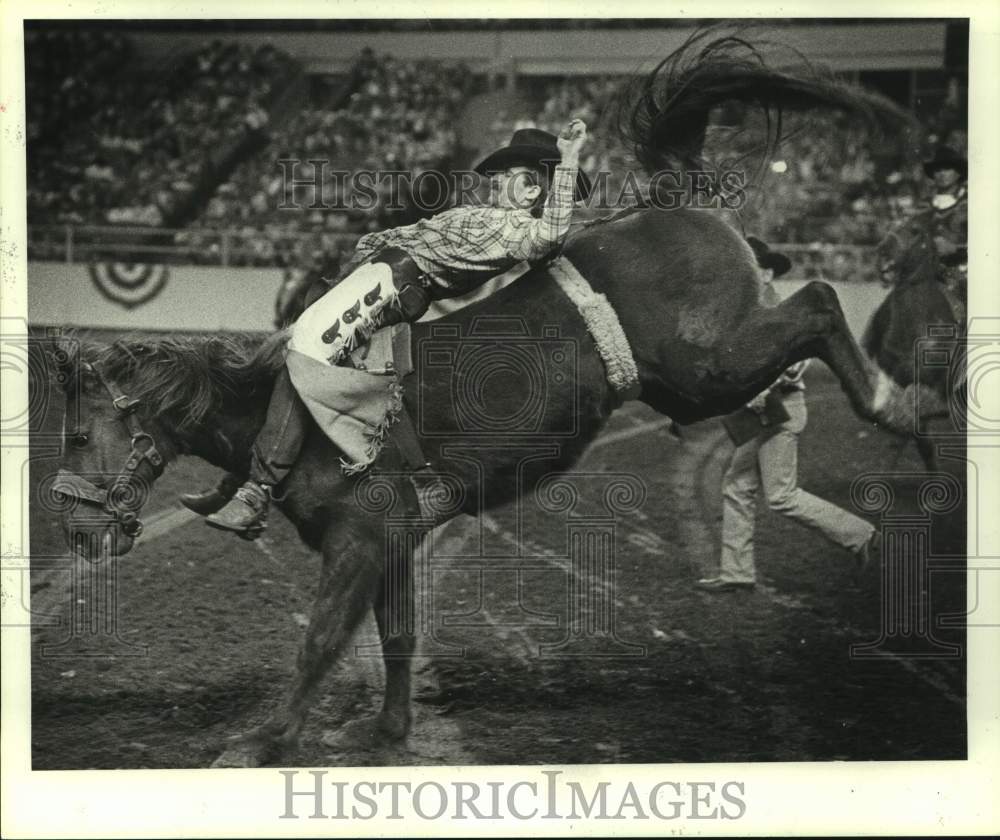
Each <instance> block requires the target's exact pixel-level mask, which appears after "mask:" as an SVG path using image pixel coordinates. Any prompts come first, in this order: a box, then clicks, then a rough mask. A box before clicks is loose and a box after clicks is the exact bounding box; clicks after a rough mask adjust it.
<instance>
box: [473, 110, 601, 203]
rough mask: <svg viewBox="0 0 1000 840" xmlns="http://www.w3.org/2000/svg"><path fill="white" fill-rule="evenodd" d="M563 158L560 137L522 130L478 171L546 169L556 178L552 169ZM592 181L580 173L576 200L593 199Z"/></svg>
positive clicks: (527, 129) (478, 165)
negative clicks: (590, 197)
mask: <svg viewBox="0 0 1000 840" xmlns="http://www.w3.org/2000/svg"><path fill="white" fill-rule="evenodd" d="M561 157H562V155H561V154H560V152H559V147H558V146H557V145H556V136H555V135H554V134H549V132H547V131H542V129H540V128H519V129H518V130H517V131H515V132H514V134H513V136H512V137H511V138H510V143H508V144H507V145H506V146H504V147H503V148H502V149H497V150H496V151H495V152H493V154H491V155H487V156H486V157H485V158H484V159H483V160H481V161H480V162H479V163H478V164H477V165H476V168H475V170H474V171H475V172H477V173H478V174H479V175H489V174H491V173H493V172H502V171H503V170H505V169H509V168H510V167H511V166H538V165H541V166H544V167H545V168H546V169H547V170H549V177H551V176H552V169H553V167H555V166H556V164H558V163H559V160H560V159H561ZM591 189H592V187H591V184H590V178H588V177H587V173H586V172H584V171H583V170H582V169H579V170H577V173H576V190H575V193H576V194H575V195H574V199H575V200H576V201H581V200H583V199H585V198H586V197H587V196H588V195H590V190H591Z"/></svg>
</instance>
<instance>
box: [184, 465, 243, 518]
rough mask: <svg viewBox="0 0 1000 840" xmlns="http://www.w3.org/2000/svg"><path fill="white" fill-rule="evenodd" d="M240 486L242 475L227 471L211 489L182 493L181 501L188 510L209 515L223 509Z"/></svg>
mask: <svg viewBox="0 0 1000 840" xmlns="http://www.w3.org/2000/svg"><path fill="white" fill-rule="evenodd" d="M239 486H240V477H239V476H238V475H236V474H234V473H226V474H225V475H224V476H222V478H221V479H220V480H219V483H218V484H217V485H215V487H213V488H212V489H211V490H202V491H201V492H200V493H181V495H180V497H179V498H180V503H181V504H182V505H184V507H186V508H187V509H188V510H193V511H194V512H195V513H197V514H200V515H201V516H208V515H209V514H210V513H215V512H216V511H217V510H221V509H222V507H223V506H224V505H225V504H226V502H228V501H229V500H230V499H231V498H233V496H234V495H235V493H236V490H237V489H238V488H239Z"/></svg>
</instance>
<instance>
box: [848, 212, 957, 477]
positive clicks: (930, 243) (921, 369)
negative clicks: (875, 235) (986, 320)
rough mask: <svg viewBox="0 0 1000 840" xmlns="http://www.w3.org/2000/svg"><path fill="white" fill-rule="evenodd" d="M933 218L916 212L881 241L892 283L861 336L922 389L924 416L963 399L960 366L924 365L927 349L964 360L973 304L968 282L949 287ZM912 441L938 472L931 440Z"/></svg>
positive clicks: (885, 364) (897, 379)
mask: <svg viewBox="0 0 1000 840" xmlns="http://www.w3.org/2000/svg"><path fill="white" fill-rule="evenodd" d="M933 222H934V220H933V212H932V211H930V210H925V211H923V212H920V213H916V214H914V215H913V216H911V217H910V218H908V219H905V220H904V221H902V222H900V223H899V224H898V225H896V226H895V227H894V228H893V230H892V231H890V233H889V234H888V235H887V236H886V238H885V239H884V240H883V241H882V242H881V243H879V246H878V252H877V253H878V261H879V271H880V273H881V274H882V277H883V280H884V281H885V282H890V283H892V285H893V288H892V291H891V292H890V293H889V295H888V296H887V297H886V299H885V300H884V301H883V302H882V304H881V305H880V306H879V308H878V309H877V310H875V313H874V314H873V315H872V318H871V321H870V322H869V323H868V327H867V328H866V329H865V334H864V336H863V337H862V340H861V345H862V347H863V348H864V350H865V352H866V353H867V354H868V356H869V357H870V358H871V360H872V361H873V362H874V363H875V364H876V365H877V366H878V368H879V370H881V371H882V372H883V374H884V375H885V376H887V377H888V378H889V379H891V381H892V382H893V383H894V384H895V385H897V386H899V387H900V388H907V387H910V388H916V397H917V400H918V409H919V412H920V414H921V416H922V417H923V418H924V419H925V420H928V419H934V418H944V417H949V416H951V414H952V413H953V412H954V411H955V410H956V407H958V406H960V405H961V404H962V401H961V399H956V391H957V390H960V389H962V388H964V382H963V374H962V372H961V370H959V369H958V368H956V367H955V366H948V365H940V364H936V365H921V358H922V357H925V354H926V353H931V354H932V355H934V354H936V356H938V357H941V358H945V357H948V358H955V360H956V363H957V364H960V362H961V355H960V354H957V353H956V351H957V350H958V349H959V344H960V341H961V337H962V335H963V334H964V323H965V313H966V306H967V304H966V295H965V288H964V285H961V284H959V285H958V286H957V287H956V288H954V289H950V288H949V286H948V285H947V284H946V283H945V282H944V278H942V277H941V269H940V263H939V260H938V253H937V249H936V247H935V244H934V224H933ZM918 375H919V382H918ZM903 440H904V443H903V445H905V440H906V439H905V438H904V439H903ZM913 440H914V441H915V443H916V445H917V450H918V451H919V453H920V456H921V458H922V459H923V461H924V464H925V466H926V467H927V469H928V471H931V472H934V471H937V469H938V462H937V452H936V445H935V444H934V441H933V439H932V438H930V437H928V436H926V435H924V434H914V435H913Z"/></svg>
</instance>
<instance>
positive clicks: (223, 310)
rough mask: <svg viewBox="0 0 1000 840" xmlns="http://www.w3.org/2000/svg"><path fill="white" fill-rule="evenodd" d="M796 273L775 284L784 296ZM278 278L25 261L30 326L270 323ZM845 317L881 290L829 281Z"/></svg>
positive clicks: (268, 271)
mask: <svg viewBox="0 0 1000 840" xmlns="http://www.w3.org/2000/svg"><path fill="white" fill-rule="evenodd" d="M804 282H805V281H802V280H794V279H792V280H785V279H782V280H779V281H777V282H776V283H775V287H776V289H777V291H778V293H779V294H780V295H781V296H782V297H783V298H784V297H787V296H788V295H790V294H793V293H794V292H795V291H796V290H798V289H799V288H801V287H802V285H803V284H804ZM280 284H281V270H280V269H277V268H202V267H197V266H171V267H169V268H168V276H167V280H166V283H165V284H164V286H163V288H162V290H161V291H160V292H159V294H157V295H156V296H155V297H153V298H152V299H151V300H149V301H148V302H146V303H143V304H141V305H139V306H135V307H133V308H126V307H125V306H123V305H122V304H120V303H115V302H114V301H111V300H108V299H107V298H106V297H105V296H104V295H102V294H101V293H100V291H99V290H98V288H97V285H96V284H95V282H94V280H93V279H92V277H91V274H90V271H89V269H88V267H87V266H86V265H80V264H68V265H67V264H65V263H41V262H38V263H30V264H29V265H28V320H29V322H30V323H31V324H32V325H33V326H59V327H89V328H99V329H115V330H176V331H199V332H202V331H207V332H211V331H218V330H222V331H227V330H228V331H236V330H270V329H271V328H272V326H271V319H272V317H273V312H274V299H275V297H276V295H277V292H278V288H279V286H280ZM831 285H833V286H834V288H836V290H837V294H838V295H839V296H840V301H841V305H842V306H843V308H844V313H845V315H846V316H847V322H848V324H849V325H850V327H851V330H852V331H853V332H854V334H855V335H856V336H860V335H861V332H862V331H863V330H864V328H865V325H866V324H867V322H868V319H869V318H870V317H871V314H872V313H873V312H874V311H875V309H876V308H877V307H878V305H879V304H880V303H881V302H882V300H883V298H884V297H885V295H886V290H885V289H884V288H882V286H881V285H878V284H872V283H864V284H862V283H833V284H831Z"/></svg>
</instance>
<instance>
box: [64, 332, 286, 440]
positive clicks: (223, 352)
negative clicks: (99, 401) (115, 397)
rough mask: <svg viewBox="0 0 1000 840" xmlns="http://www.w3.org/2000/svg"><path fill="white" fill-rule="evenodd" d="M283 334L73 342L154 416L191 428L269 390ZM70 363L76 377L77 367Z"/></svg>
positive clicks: (83, 355) (280, 359)
mask: <svg viewBox="0 0 1000 840" xmlns="http://www.w3.org/2000/svg"><path fill="white" fill-rule="evenodd" d="M285 338H287V335H286V333H284V332H278V333H275V334H274V335H272V336H269V337H266V338H265V337H263V336H261V335H260V334H255V333H218V334H212V335H194V336H171V337H163V338H159V337H157V338H152V339H151V338H149V337H147V336H137V335H129V336H125V337H123V338H121V339H118V340H117V341H114V342H113V343H111V344H94V343H90V342H79V343H77V342H73V344H75V345H76V346H78V347H79V357H80V360H82V361H85V362H89V363H91V364H95V365H96V366H97V367H98V368H99V370H100V373H101V375H102V376H104V377H105V378H106V379H109V380H111V381H113V382H114V383H115V384H116V385H117V386H118V387H119V388H121V389H122V390H124V391H126V393H127V394H128V395H129V396H130V397H133V398H137V399H140V400H142V402H143V406H144V408H145V409H146V410H148V411H149V412H150V413H151V414H153V415H155V416H158V417H162V418H164V419H166V420H168V421H169V422H171V423H172V424H174V425H175V426H176V427H177V428H179V429H189V428H193V427H196V426H198V425H200V424H201V423H202V421H203V420H204V419H205V417H206V416H207V415H208V414H209V413H210V412H212V411H213V410H218V409H220V408H221V407H222V406H223V405H225V404H226V403H227V402H230V401H233V400H237V399H238V400H246V399H247V398H248V397H253V396H254V395H257V394H261V393H263V394H267V393H270V390H271V386H272V384H273V382H274V377H275V375H276V373H277V371H278V370H279V369H280V367H281V365H282V364H283V355H282V349H283V345H284V340H285ZM62 344H63V346H65V345H66V342H65V341H63V342H62ZM69 367H70V368H71V369H72V370H74V371H77V375H78V370H79V367H78V365H76V364H71V365H70V366H69Z"/></svg>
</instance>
